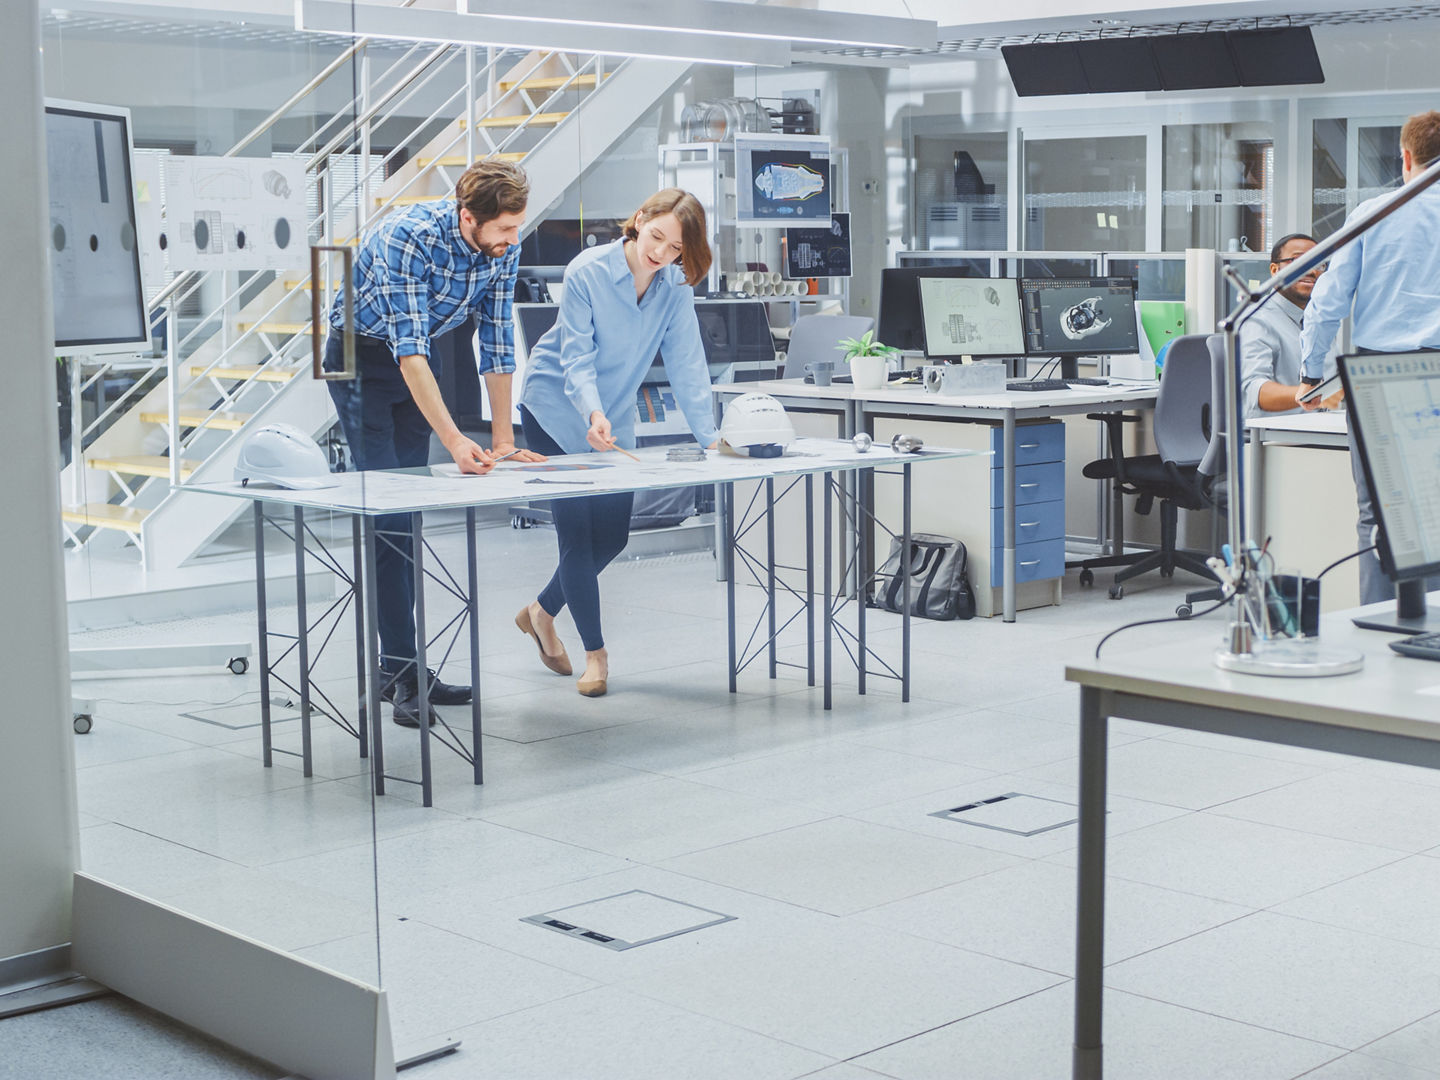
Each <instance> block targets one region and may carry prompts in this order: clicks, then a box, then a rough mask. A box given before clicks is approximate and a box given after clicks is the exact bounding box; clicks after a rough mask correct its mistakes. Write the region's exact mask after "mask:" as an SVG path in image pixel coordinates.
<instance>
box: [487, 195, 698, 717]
mask: <svg viewBox="0 0 1440 1080" xmlns="http://www.w3.org/2000/svg"><path fill="white" fill-rule="evenodd" d="M624 233H625V236H624V239H622V240H618V241H616V242H615V243H613V244H607V245H605V246H604V247H597V248H592V249H591V250H589V251H586V252H584V253H583V254H581V255H580V256H579V257H578V258H576V259H575V260H574V261H573V262H571V263H570V265H569V266H567V267H566V268H565V291H564V293H563V294H562V296H561V298H560V316H559V318H558V320H557V321H556V323H555V326H554V327H553V328H552V329H551V330H550V332H549V333H547V334H546V335H545V336H544V337H542V338H541V339H540V340H539V341H538V342H537V343H536V345H535V347H534V348H533V349H532V350H531V351H530V357H529V362H528V364H527V367H526V371H525V383H524V386H523V388H522V389H521V391H520V418H521V421H522V422H523V423H524V426H525V439H526V442H527V443H528V444H529V446H530V449H532V450H536V451H539V452H540V453H542V454H547V455H553V454H580V453H585V452H587V451H601V450H610V449H612V448H614V447H616V446H623V447H631V448H633V447H634V445H635V416H636V405H635V395H636V392H637V391H638V390H639V389H640V383H641V381H642V380H643V379H644V378H645V373H646V372H647V371H649V369H650V364H651V362H652V360H653V359H654V357H655V354H656V353H657V352H659V353H660V354H661V356H662V357H663V358H664V362H665V375H666V377H667V378H668V379H669V381H670V386H671V389H672V390H673V391H674V393H675V400H676V402H677V403H678V404H679V405H680V409H681V411H682V412H683V413H684V415H685V419H686V421H687V422H688V423H689V425H690V430H691V431H692V432H694V434H695V437H696V438H697V439H698V440H699V441H700V443H701V445H702V446H711V445H713V444H714V443H715V442H716V441H717V440H718V439H719V433H718V432H717V431H716V429H715V418H714V412H713V410H712V406H711V401H710V373H709V369H708V367H707V365H706V360H705V350H704V347H703V345H702V343H701V340H700V324H699V322H698V321H697V320H696V318H695V294H694V291H693V289H692V286H693V285H694V284H695V283H696V282H698V281H702V280H704V278H705V275H706V273H707V272H708V271H709V269H710V243H709V241H708V240H707V239H706V231H705V210H704V208H703V207H702V206H701V205H700V203H699V201H698V200H697V199H696V198H695V196H693V195H691V194H689V193H687V192H684V191H681V190H680V189H679V188H666V189H665V190H664V191H661V192H658V193H657V194H655V195H652V196H651V197H650V198H649V199H647V200H646V201H645V205H643V206H642V207H640V209H639V210H637V211H635V213H634V214H633V215H631V217H630V220H629V221H627V222H626V223H625V229H624ZM633 503H634V496H633V495H631V494H628V493H626V494H621V495H592V496H588V497H584V498H578V499H577V498H570V499H557V500H556V501H555V502H554V503H553V504H552V508H551V510H552V514H553V518H554V522H555V534H556V538H557V539H558V541H559V546H560V563H559V566H558V567H557V568H556V570H555V573H554V575H553V576H552V577H551V578H550V582H549V584H547V585H546V586H545V588H544V589H543V590H541V592H540V595H539V596H538V597H537V598H536V600H535V601H534V602H533V603H531V604H529V605H528V606H527V607H525V608H522V609H521V611H520V613H519V614H518V615H516V616H515V625H516V626H518V627H519V628H520V629H521V630H522V631H523V632H524V633H526V634H529V635H530V636H531V637H532V638H533V639H534V640H535V644H536V646H537V647H538V648H539V650H540V659H541V661H542V662H543V663H544V664H545V666H546V667H547V668H549V669H550V670H551V671H554V672H556V673H557V674H560V675H569V674H570V673H571V666H570V659H569V657H568V656H567V655H566V653H565V647H564V646H563V645H562V644H561V643H560V639H559V637H558V636H557V635H556V632H555V616H556V615H557V614H559V612H560V609H561V608H562V607H565V606H566V605H568V606H569V608H570V615H571V617H572V618H573V619H574V620H575V625H576V627H577V628H578V629H579V631H580V638H581V640H582V642H583V643H584V645H585V674H584V675H583V676H582V677H581V678H580V680H579V682H578V684H577V686H578V689H579V691H580V693H582V694H584V695H585V696H586V697H599V696H600V695H601V694H604V693H605V691H606V680H607V679H608V678H609V671H610V669H609V657H608V655H607V654H606V651H605V638H604V635H603V634H602V633H601V630H600V585H599V580H598V578H599V575H600V571H602V570H603V569H605V567H606V566H608V565H609V564H610V561H611V560H612V559H614V558H615V556H617V555H619V554H620V552H622V551H623V550H625V545H626V543H627V542H628V541H629V539H630V510H631V506H632V504H633Z"/></svg>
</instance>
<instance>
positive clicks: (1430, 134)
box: [1400, 109, 1440, 169]
mask: <svg viewBox="0 0 1440 1080" xmlns="http://www.w3.org/2000/svg"><path fill="white" fill-rule="evenodd" d="M1400 145H1401V147H1403V148H1404V149H1406V150H1409V151H1410V156H1411V157H1412V158H1413V159H1414V161H1415V168H1416V169H1422V168H1424V167H1425V166H1426V165H1429V164H1430V163H1431V162H1432V161H1434V160H1435V159H1436V158H1440V112H1436V111H1435V110H1434V109H1431V110H1430V111H1429V112H1423V113H1416V114H1415V115H1414V116H1412V117H1410V119H1409V120H1406V121H1405V126H1404V127H1402V128H1401V129H1400Z"/></svg>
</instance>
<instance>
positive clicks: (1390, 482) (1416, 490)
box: [1339, 352, 1440, 581]
mask: <svg viewBox="0 0 1440 1080" xmlns="http://www.w3.org/2000/svg"><path fill="white" fill-rule="evenodd" d="M1339 364H1340V369H1341V373H1342V374H1341V377H1342V378H1343V380H1344V382H1345V399H1346V408H1347V409H1348V410H1349V414H1350V424H1351V430H1352V431H1353V432H1354V433H1355V442H1356V449H1357V450H1358V451H1359V453H1360V457H1361V461H1362V463H1363V464H1364V468H1365V478H1366V479H1367V480H1368V481H1369V482H1370V490H1371V492H1372V493H1373V496H1374V500H1375V516H1376V520H1377V521H1378V522H1379V524H1380V530H1379V534H1378V536H1377V538H1376V542H1377V544H1378V548H1379V555H1380V565H1381V566H1382V567H1383V568H1384V570H1385V572H1386V573H1387V574H1388V575H1390V577H1391V579H1392V580H1395V581H1406V580H1410V579H1414V578H1422V577H1428V576H1430V575H1432V574H1440V353H1434V352H1418V353H1373V354H1366V355H1363V356H1342V357H1340V358H1339Z"/></svg>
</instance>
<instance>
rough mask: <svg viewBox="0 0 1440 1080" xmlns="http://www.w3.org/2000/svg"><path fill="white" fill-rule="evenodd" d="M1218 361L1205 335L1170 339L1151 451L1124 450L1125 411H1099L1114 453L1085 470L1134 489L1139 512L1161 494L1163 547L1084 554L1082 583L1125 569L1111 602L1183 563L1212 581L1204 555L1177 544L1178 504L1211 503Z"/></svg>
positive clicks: (1194, 507) (1118, 575)
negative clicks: (1130, 585)
mask: <svg viewBox="0 0 1440 1080" xmlns="http://www.w3.org/2000/svg"><path fill="white" fill-rule="evenodd" d="M1214 366H1215V365H1214V362H1213V360H1212V358H1211V352H1210V348H1209V346H1208V345H1207V341H1206V335H1204V334H1187V335H1186V336H1184V337H1179V338H1176V339H1175V340H1174V342H1172V343H1171V345H1170V349H1169V351H1168V352H1167V353H1166V360H1165V367H1164V370H1163V371H1162V372H1161V374H1160V394H1159V397H1157V398H1156V400H1155V421H1154V437H1155V449H1156V451H1157V452H1156V453H1154V454H1145V455H1140V456H1135V457H1129V456H1126V454H1125V443H1124V439H1123V436H1122V434H1121V433H1122V430H1123V428H1122V426H1121V425H1122V419H1121V417H1120V416H1119V415H1118V414H1103V415H1101V414H1097V419H1100V420H1102V421H1104V423H1105V425H1106V426H1107V428H1108V429H1109V432H1108V433H1109V443H1110V456H1109V457H1108V458H1101V459H1100V460H1098V461H1092V462H1090V464H1088V465H1086V466H1085V470H1084V472H1085V475H1086V476H1088V477H1089V478H1091V479H1092V480H1111V481H1113V482H1114V483H1115V484H1116V485H1117V487H1118V488H1119V490H1120V491H1121V492H1123V493H1124V494H1127V495H1135V496H1136V497H1137V498H1136V503H1135V510H1136V512H1137V513H1141V514H1148V513H1149V512H1150V509H1151V507H1152V506H1153V505H1154V503H1155V500H1156V499H1159V500H1160V549H1159V550H1158V551H1147V552H1138V553H1135V554H1130V555H1126V554H1116V555H1105V556H1101V557H1099V558H1094V559H1086V560H1084V561H1083V562H1082V563H1081V564H1080V567H1081V570H1080V584H1081V585H1089V584H1091V583H1093V582H1094V580H1095V575H1094V571H1095V570H1096V569H1099V568H1100V567H1106V566H1118V567H1120V568H1121V569H1120V570H1119V572H1118V573H1116V575H1115V581H1114V583H1113V584H1112V585H1111V586H1110V599H1112V600H1119V599H1120V598H1121V597H1123V596H1124V595H1125V585H1124V583H1125V582H1126V581H1129V580H1130V579H1131V578H1134V577H1138V576H1139V575H1141V574H1146V573H1149V572H1150V571H1151V570H1159V571H1160V574H1161V576H1162V577H1167V578H1168V577H1171V576H1173V575H1174V573H1175V570H1176V569H1177V568H1179V569H1181V570H1188V571H1189V572H1190V573H1192V574H1198V575H1199V576H1201V577H1203V578H1209V579H1211V580H1214V578H1215V575H1214V574H1212V573H1211V572H1210V568H1209V567H1207V566H1206V565H1205V563H1204V560H1202V559H1200V558H1199V557H1197V556H1195V555H1192V554H1190V553H1189V552H1185V551H1180V550H1178V548H1177V546H1176V535H1177V532H1178V525H1179V512H1180V510H1181V509H1185V510H1204V509H1206V508H1208V507H1209V506H1211V505H1212V503H1211V498H1210V487H1211V484H1210V483H1209V477H1208V476H1205V475H1202V474H1201V472H1200V464H1201V462H1202V460H1204V459H1205V458H1206V455H1207V453H1209V451H1210V447H1211V443H1212V441H1213V440H1214V432H1213V430H1212V425H1211V420H1210V414H1211V408H1210V402H1211V381H1212V369H1213V368H1214Z"/></svg>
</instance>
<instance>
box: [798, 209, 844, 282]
mask: <svg viewBox="0 0 1440 1080" xmlns="http://www.w3.org/2000/svg"><path fill="white" fill-rule="evenodd" d="M784 275H785V277H786V278H787V279H788V280H790V281H799V280H801V279H803V278H812V277H813V278H822V277H841V278H848V277H849V276H850V215H849V214H831V215H830V226H829V228H826V227H825V226H824V225H822V226H820V227H819V228H818V229H786V230H785V270H784Z"/></svg>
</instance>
